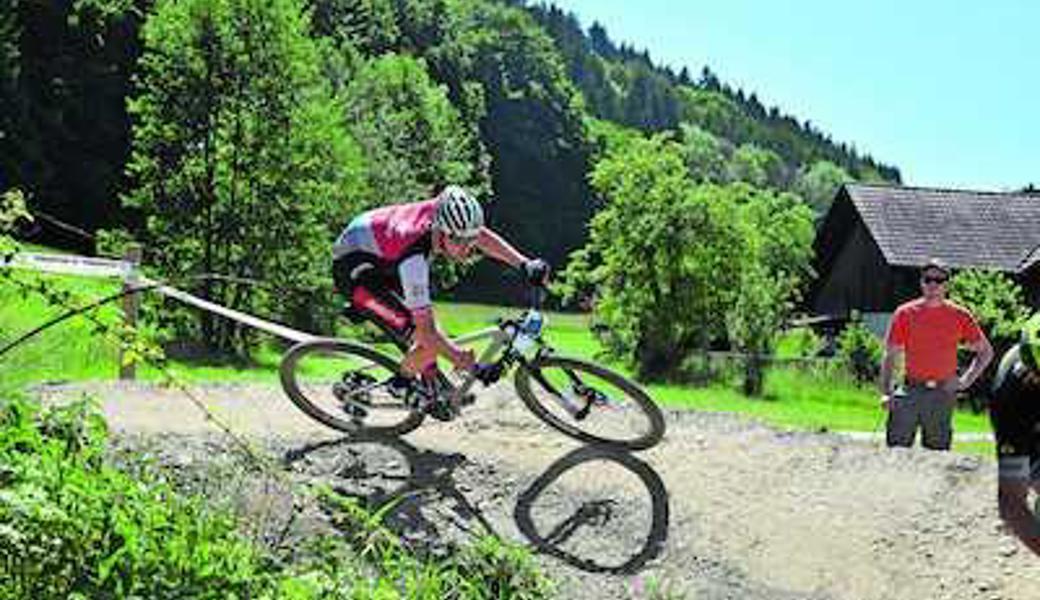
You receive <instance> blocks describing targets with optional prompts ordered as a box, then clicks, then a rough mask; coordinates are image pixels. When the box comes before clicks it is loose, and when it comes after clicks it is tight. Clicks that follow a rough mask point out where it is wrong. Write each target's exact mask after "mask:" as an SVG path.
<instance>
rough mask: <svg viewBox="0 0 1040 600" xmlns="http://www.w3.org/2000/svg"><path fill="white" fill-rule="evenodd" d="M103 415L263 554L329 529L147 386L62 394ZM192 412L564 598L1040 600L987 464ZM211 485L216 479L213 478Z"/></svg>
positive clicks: (234, 388) (182, 408)
mask: <svg viewBox="0 0 1040 600" xmlns="http://www.w3.org/2000/svg"><path fill="white" fill-rule="evenodd" d="M81 392H88V393H93V394H95V395H96V396H97V397H99V398H103V399H104V400H103V406H104V409H105V412H106V414H107V415H108V418H109V421H110V424H111V425H112V427H113V430H114V433H115V434H116V437H117V439H118V440H119V445H120V446H121V447H133V448H135V449H145V450H146V451H147V452H149V453H151V454H152V455H154V456H156V457H157V458H158V459H159V460H160V461H161V462H162V463H163V464H165V465H167V466H170V467H171V468H173V469H174V470H175V471H176V472H178V473H180V474H181V475H180V476H181V478H182V479H183V483H184V484H185V485H186V486H189V487H195V488H196V489H198V490H200V491H205V492H207V493H209V494H210V495H211V496H213V497H217V498H224V499H229V500H230V501H233V502H236V503H239V504H240V505H243V507H244V508H246V509H247V510H249V511H251V512H252V513H253V514H255V515H257V516H256V518H255V519H252V520H251V523H252V527H253V530H254V531H253V535H255V536H256V537H257V538H260V539H263V540H265V541H267V542H268V543H271V544H280V545H283V546H286V545H288V546H290V547H291V546H292V545H293V544H296V543H298V542H299V541H300V540H301V539H303V538H305V537H306V536H307V535H308V532H310V531H313V529H314V528H319V527H322V526H323V524H322V520H321V515H320V514H317V513H316V512H314V511H308V510H307V509H306V507H302V508H301V507H300V506H299V505H295V506H294V504H293V502H292V496H291V494H289V493H288V492H287V489H286V485H287V484H286V483H284V478H283V479H278V478H270V477H266V476H264V475H262V474H261V473H257V472H256V471H250V470H248V469H243V468H242V464H243V462H242V461H243V460H244V459H243V458H242V456H243V455H242V453H241V451H239V450H236V448H235V445H234V444H233V443H231V442H229V440H228V438H227V437H226V436H224V435H223V434H220V433H219V431H218V430H216V429H215V428H214V426H213V424H212V423H210V422H208V421H207V420H206V419H205V418H204V417H203V415H202V413H201V412H200V411H199V409H198V408H196V407H195V406H193V405H192V403H191V402H189V401H188V400H187V399H186V398H185V396H184V394H183V393H182V392H179V391H175V390H170V389H161V388H156V387H153V386H149V385H145V384H130V385H127V384H92V385H89V386H57V387H54V386H52V387H48V388H43V389H42V390H41V394H42V395H43V396H45V397H47V398H52V399H53V398H68V397H74V396H77V395H79V394H80V393H81ZM193 393H194V394H195V395H196V397H197V398H198V399H199V400H200V401H201V402H203V403H204V404H205V405H207V406H208V407H210V408H211V409H212V410H213V411H214V412H215V414H217V415H218V417H219V418H220V419H221V420H223V421H226V422H227V423H228V424H229V425H230V426H231V428H232V429H233V430H234V431H236V432H238V433H239V434H241V435H242V436H243V437H244V438H245V439H247V440H249V442H250V444H252V445H253V446H254V447H255V448H256V449H257V450H258V451H259V452H261V453H262V454H263V455H264V456H267V457H269V458H270V459H271V462H272V464H274V465H277V468H278V469H280V470H282V471H283V472H284V473H287V474H288V475H289V479H290V480H295V481H323V482H327V483H329V484H330V485H332V486H333V487H334V488H336V489H339V490H340V491H343V492H345V493H347V494H350V495H353V496H355V497H358V498H361V499H362V500H364V501H365V502H366V503H368V504H369V505H371V506H381V505H384V504H385V503H386V502H387V501H389V500H391V499H399V500H398V503H397V504H396V505H395V506H394V508H393V509H392V511H391V513H390V515H389V522H390V523H391V524H392V525H393V526H394V528H395V529H397V530H398V531H399V532H401V534H402V536H403V537H404V538H405V539H407V540H410V541H411V542H413V543H416V544H422V545H424V546H426V547H430V548H432V549H434V550H436V549H437V548H441V547H445V546H446V545H448V544H451V543H453V542H455V541H461V540H464V539H466V538H467V537H468V536H470V535H472V534H473V533H475V532H483V531H489V532H492V533H494V534H496V535H498V536H500V537H503V538H506V539H509V540H514V541H516V542H519V543H521V544H524V545H527V546H530V547H532V548H533V549H535V550H536V551H537V553H538V555H539V557H540V560H541V561H542V562H543V564H544V566H545V567H546V569H547V570H548V571H549V572H550V573H551V574H552V575H553V576H554V577H556V578H557V579H559V580H560V581H561V596H562V597H566V598H632V597H635V598H642V597H646V596H647V594H648V590H649V588H651V587H653V586H655V585H656V586H658V587H663V588H664V589H666V590H669V591H671V592H672V593H674V594H682V595H684V596H685V597H687V598H697V599H719V600H721V599H728V598H733V599H742V600H757V599H763V600H764V599H791V600H795V599H798V600H803V599H804V600H808V599H819V600H824V599H833V600H839V599H840V600H875V599H877V600H882V599H885V600H888V599H904V598H905V599H908V600H910V599H912V600H923V599H934V600H939V599H950V600H997V599H1006V600H1032V599H1040V558H1038V557H1036V556H1033V555H1032V554H1030V553H1028V552H1027V551H1026V550H1025V549H1024V548H1023V547H1021V546H1020V545H1019V544H1018V543H1017V542H1016V541H1015V540H1014V539H1013V538H1011V537H1010V536H1009V535H1008V534H1006V533H1005V532H1004V531H1003V530H1002V529H1001V527H1000V525H999V521H998V519H997V515H996V508H995V501H994V499H995V486H996V468H995V464H994V462H993V461H992V460H988V459H982V458H977V457H968V456H962V455H956V454H948V453H932V452H924V451H921V450H888V449H884V448H881V447H879V445H878V444H877V443H870V442H865V441H861V440H860V441H857V440H852V439H849V438H845V437H840V436H836V435H829V434H808V433H805V434H803V433H797V434H792V433H784V432H778V431H774V430H772V429H769V428H766V427H763V426H759V425H755V424H751V423H747V422H744V421H742V420H739V419H738V418H735V417H733V416H724V415H712V414H698V413H671V414H669V415H668V416H667V417H668V418H667V424H668V433H667V435H666V438H665V440H664V441H663V442H662V443H661V444H660V445H659V446H657V447H655V448H653V449H651V450H649V451H646V452H641V453H636V454H632V455H629V454H613V453H608V452H605V451H602V450H597V449H595V448H589V447H582V446H580V445H579V444H576V443H574V442H572V441H570V440H568V439H567V438H565V437H563V436H561V435H559V434H558V433H555V432H554V431H553V430H551V429H549V428H547V427H545V426H543V425H542V424H541V423H539V422H538V421H537V420H536V419H535V418H534V416H533V415H531V413H529V412H528V411H527V410H526V409H525V408H524V407H523V405H522V404H521V403H520V402H519V401H517V400H516V399H515V398H514V396H513V394H512V390H511V389H508V388H505V387H499V388H493V389H491V390H488V391H486V392H485V393H484V394H482V396H481V397H480V399H479V401H478V404H477V405H475V406H473V407H470V409H469V410H467V411H466V412H465V413H464V414H463V415H462V416H461V418H460V419H458V420H456V421H455V422H453V423H450V424H443V423H438V422H434V421H427V422H426V423H425V424H424V425H423V426H422V427H421V428H420V429H419V430H418V431H416V432H414V433H412V434H410V435H408V436H406V437H405V438H403V439H401V440H396V441H392V442H385V443H373V442H369V443H347V442H344V441H343V440H342V439H341V438H338V437H337V434H336V432H334V431H332V430H329V429H326V428H324V427H322V426H321V425H319V424H317V423H315V422H312V421H310V420H309V419H308V418H307V417H306V416H304V415H303V414H302V413H301V412H299V411H298V410H297V409H296V408H295V407H294V406H293V405H292V404H291V403H290V402H289V401H288V400H287V399H286V398H285V397H284V396H283V395H282V393H281V390H280V389H279V388H277V387H276V386H265V385H219V386H205V387H196V388H193ZM215 474H216V476H214V475H215Z"/></svg>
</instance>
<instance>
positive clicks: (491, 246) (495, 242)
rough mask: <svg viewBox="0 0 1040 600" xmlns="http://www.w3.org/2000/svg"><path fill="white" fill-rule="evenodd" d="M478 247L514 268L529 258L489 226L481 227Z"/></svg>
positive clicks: (485, 253)
mask: <svg viewBox="0 0 1040 600" xmlns="http://www.w3.org/2000/svg"><path fill="white" fill-rule="evenodd" d="M477 249H479V250H480V252H481V253H482V254H484V255H485V256H490V257H491V258H493V259H495V260H497V261H498V262H501V263H505V264H507V265H509V266H511V267H514V268H519V267H520V266H521V265H523V264H524V263H525V262H527V261H528V260H529V259H528V258H527V257H526V256H524V255H523V253H521V252H520V251H519V250H517V249H516V248H514V247H513V246H512V244H510V243H509V242H507V241H506V240H505V238H503V237H502V236H500V235H498V234H497V233H495V232H494V231H492V230H491V229H489V228H487V227H481V228H480V235H479V236H478V237H477Z"/></svg>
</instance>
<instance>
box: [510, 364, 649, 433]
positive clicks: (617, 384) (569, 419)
mask: <svg viewBox="0 0 1040 600" xmlns="http://www.w3.org/2000/svg"><path fill="white" fill-rule="evenodd" d="M551 369H558V370H561V371H563V372H564V373H566V374H567V376H568V379H571V378H572V377H571V374H573V373H584V374H586V375H591V376H593V377H595V378H597V379H599V380H601V381H603V382H606V383H607V384H609V385H610V386H612V387H613V388H615V389H616V390H618V391H620V392H621V393H622V395H623V396H624V399H625V400H626V403H625V410H629V411H630V413H631V414H637V415H640V416H641V417H642V418H643V419H645V422H646V423H645V425H646V426H645V431H642V432H641V433H640V434H639V435H637V436H635V437H625V438H619V437H616V436H613V435H610V436H607V435H604V434H600V433H593V432H591V431H589V425H592V424H593V423H592V422H588V419H589V418H590V417H592V413H591V412H590V414H589V416H588V417H585V418H584V419H581V420H579V419H576V418H574V417H573V416H571V415H570V414H569V413H566V412H562V414H558V412H560V411H557V412H554V411H553V410H552V409H551V408H550V407H547V406H546V403H545V402H543V400H542V399H541V398H539V396H538V394H537V393H535V390H534V387H533V386H532V382H534V383H535V385H537V386H538V387H539V388H540V389H541V390H542V391H543V392H546V393H547V395H549V396H553V395H555V396H557V397H559V394H553V393H552V392H550V391H549V390H548V389H547V388H546V383H549V385H550V386H552V382H550V381H549V380H548V379H547V378H546V376H545V372H546V371H549V370H551ZM568 371H569V372H570V373H567V372H568ZM514 384H515V386H516V392H517V395H519V396H520V399H521V400H523V401H524V404H526V405H527V408H529V409H530V410H531V412H533V413H534V414H535V416H537V417H538V418H539V419H541V420H542V421H543V422H545V423H546V424H547V425H549V426H550V427H552V428H553V429H556V430H557V431H559V432H561V433H563V434H565V435H567V436H569V437H572V438H574V439H576V440H579V441H582V442H586V443H591V444H602V445H607V446H611V447H615V448H623V449H626V450H645V449H647V448H651V447H653V446H655V445H657V443H658V442H660V441H661V438H662V437H664V432H665V424H664V415H663V414H661V409H659V408H658V407H657V405H656V404H654V401H653V400H651V399H650V396H648V395H647V393H646V392H645V391H643V389H642V388H641V387H640V386H638V385H636V384H635V383H633V382H631V381H629V380H628V379H627V378H625V377H624V376H622V375H619V374H617V373H615V372H614V371H611V370H610V369H606V368H604V367H601V366H599V365H597V364H594V363H590V362H587V361H584V360H581V359H576V358H566V357H562V356H551V355H548V356H542V357H539V358H536V359H535V360H534V361H533V362H531V363H529V364H527V365H525V366H521V367H520V368H518V369H517V370H516V375H515V376H514ZM590 410H591V408H590ZM605 412H607V411H606V410H599V409H597V410H596V415H595V418H596V419H597V422H599V423H605V422H606V421H607V420H608V418H609V417H608V418H604V417H601V414H602V413H605ZM617 418H618V419H620V417H617Z"/></svg>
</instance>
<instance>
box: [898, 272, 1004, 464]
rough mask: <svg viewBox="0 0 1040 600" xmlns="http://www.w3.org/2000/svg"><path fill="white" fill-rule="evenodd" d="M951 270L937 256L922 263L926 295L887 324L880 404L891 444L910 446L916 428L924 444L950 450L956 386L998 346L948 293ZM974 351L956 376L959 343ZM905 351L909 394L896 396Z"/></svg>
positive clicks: (968, 380)
mask: <svg viewBox="0 0 1040 600" xmlns="http://www.w3.org/2000/svg"><path fill="white" fill-rule="evenodd" d="M949 279H950V272H949V269H947V268H946V266H945V265H944V264H943V263H941V262H939V261H938V260H936V259H932V260H929V261H928V263H926V264H925V265H924V267H923V268H922V269H921V292H922V293H921V297H920V298H918V299H916V300H911V301H910V302H907V303H905V304H903V305H901V306H900V307H899V308H897V309H896V312H895V314H893V315H892V322H891V324H889V327H888V335H887V336H886V340H885V354H884V358H882V360H881V407H882V408H883V409H885V410H887V411H888V426H887V429H886V439H887V441H888V445H889V446H890V447H891V446H904V447H910V446H912V445H913V443H914V436H915V435H916V434H917V428H918V426H920V428H921V445H922V446H924V447H925V448H930V449H932V450H949V449H950V441H951V439H952V437H953V431H952V424H951V421H952V419H953V408H954V405H955V403H956V399H957V392H958V391H960V390H966V389H968V388H969V387H971V384H972V383H974V382H975V379H976V378H978V376H979V375H981V374H982V372H983V371H984V370H985V369H986V366H987V365H988V364H989V362H990V361H991V360H993V347H992V346H991V345H990V343H989V340H988V339H986V335H985V334H984V333H982V330H981V329H979V325H978V323H976V322H975V318H974V317H973V316H972V315H971V313H970V312H968V310H967V309H965V308H964V307H961V306H958V305H957V304H954V303H953V302H950V301H949V300H947V299H946V285H947V282H948V281H949ZM962 342H963V343H965V344H966V345H967V346H968V348H970V349H971V350H972V351H973V352H974V353H975V357H974V359H973V360H972V361H971V365H970V366H969V367H968V369H967V370H966V371H965V372H964V374H963V375H961V376H959V377H958V376H957V346H958V345H959V344H960V343H962ZM901 354H902V355H905V356H906V391H907V393H906V396H905V397H899V398H893V396H892V366H893V364H894V363H895V360H896V358H897V357H898V356H899V355H901Z"/></svg>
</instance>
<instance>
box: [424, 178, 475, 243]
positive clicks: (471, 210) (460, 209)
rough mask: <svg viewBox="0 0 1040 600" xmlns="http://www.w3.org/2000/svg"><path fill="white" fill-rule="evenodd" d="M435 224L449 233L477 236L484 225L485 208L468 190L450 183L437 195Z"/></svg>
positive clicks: (460, 235)
mask: <svg viewBox="0 0 1040 600" xmlns="http://www.w3.org/2000/svg"><path fill="white" fill-rule="evenodd" d="M433 226H434V227H435V228H436V229H439V230H441V231H443V232H444V233H447V234H449V235H453V236H457V237H476V236H477V233H479V232H480V228H481V227H483V226H484V209H483V208H481V206H480V202H477V200H476V199H475V198H473V196H470V195H469V194H468V193H467V192H466V190H464V189H462V188H461V187H459V186H457V185H449V186H448V187H446V188H444V190H443V191H442V192H441V193H440V195H438V196H437V214H436V215H434V217H433Z"/></svg>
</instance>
